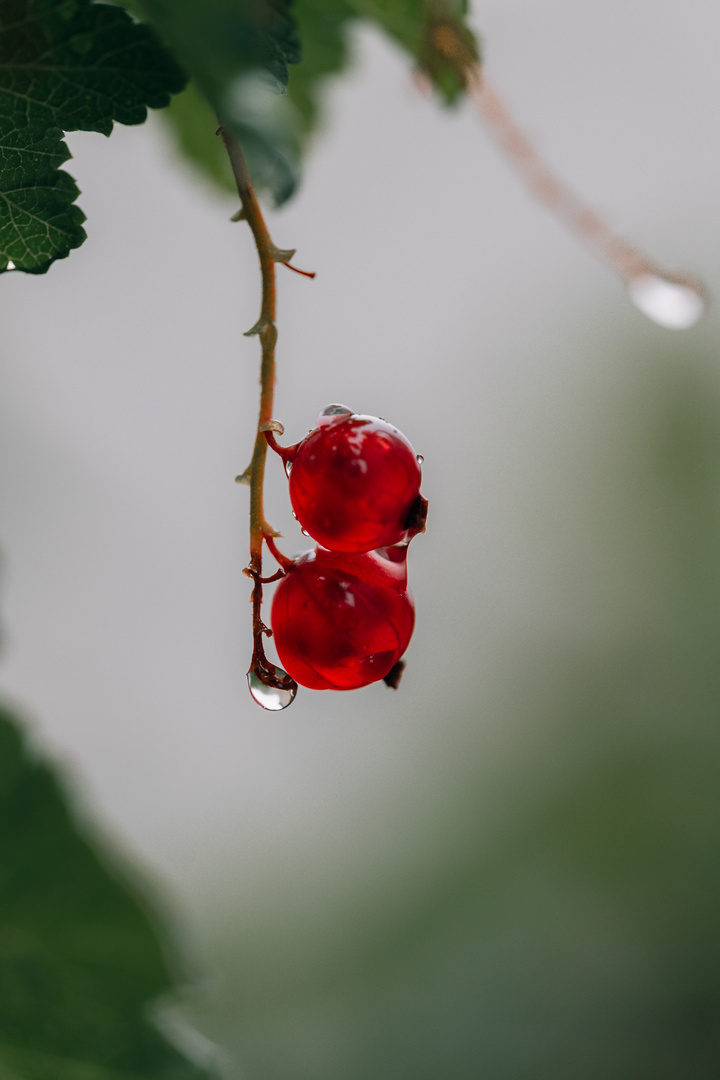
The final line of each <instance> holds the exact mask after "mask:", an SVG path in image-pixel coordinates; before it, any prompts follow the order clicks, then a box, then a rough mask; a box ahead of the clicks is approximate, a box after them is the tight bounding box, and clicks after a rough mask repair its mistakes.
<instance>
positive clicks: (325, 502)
mask: <svg viewBox="0 0 720 1080" xmlns="http://www.w3.org/2000/svg"><path fill="white" fill-rule="evenodd" d="M281 453H282V454H283V457H284V458H285V461H286V464H287V465H288V467H289V469H290V501H291V502H292V506H293V510H294V511H295V516H296V517H297V519H298V521H299V522H300V524H301V525H302V527H303V528H304V529H305V531H306V532H307V533H309V535H310V536H312V538H313V539H314V540H317V541H318V543H320V544H322V545H323V546H324V547H326V548H329V549H331V550H332V551H346V552H364V551H372V550H374V549H375V548H379V547H389V546H392V545H393V544H398V543H400V542H401V541H402V540H404V539H405V538H406V536H407V535H414V533H416V532H419V531H420V530H421V529H422V528H423V527H424V520H425V510H426V506H427V504H426V502H425V500H424V499H423V498H422V496H421V495H420V481H421V475H422V474H421V470H420V464H419V461H418V458H417V455H416V453H415V451H414V450H413V448H412V446H411V445H410V443H409V442H408V440H407V439H406V438H405V436H404V435H403V434H402V432H400V431H398V429H397V428H396V427H393V425H392V424H388V423H387V422H386V421H385V420H380V419H378V417H376V416H363V415H358V414H356V413H352V412H350V410H349V409H346V408H345V407H344V406H342V405H330V406H328V408H327V409H325V410H324V412H322V413H321V414H320V416H319V417H318V424H317V427H316V428H315V429H314V430H313V431H311V432H310V434H309V435H308V436H307V437H306V438H305V439H303V440H302V442H300V443H298V444H297V445H296V446H294V447H288V448H287V449H286V450H283V451H281Z"/></svg>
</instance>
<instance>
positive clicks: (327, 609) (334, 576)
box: [270, 548, 415, 690]
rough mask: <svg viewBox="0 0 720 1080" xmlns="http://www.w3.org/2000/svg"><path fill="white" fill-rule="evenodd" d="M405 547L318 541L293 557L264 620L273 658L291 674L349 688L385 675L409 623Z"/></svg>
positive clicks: (316, 686)
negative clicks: (327, 545) (349, 547)
mask: <svg viewBox="0 0 720 1080" xmlns="http://www.w3.org/2000/svg"><path fill="white" fill-rule="evenodd" d="M406 551H407V549H406V548H402V549H394V550H391V551H389V552H387V553H384V552H382V553H381V552H368V553H367V554H360V555H350V554H342V553H338V552H334V551H327V550H325V549H324V548H317V549H316V550H315V551H306V552H305V554H304V555H301V556H300V558H299V559H297V560H296V561H295V562H294V563H293V565H292V566H291V567H290V569H289V570H288V571H287V574H286V576H285V577H284V578H283V579H282V580H281V581H280V584H279V585H278V587H277V589H276V591H275V596H274V597H273V602H272V610H271V614H270V622H271V625H272V630H273V641H274V643H275V648H276V649H277V653H278V656H279V658H280V663H281V664H282V665H283V667H284V668H285V670H286V671H287V672H288V673H289V675H291V676H292V678H293V679H295V681H296V682H298V683H300V684H301V685H302V686H307V687H310V689H311V690H356V689H357V688H358V687H360V686H367V685H368V683H372V682H377V681H378V680H379V679H384V678H385V676H386V675H387V674H388V672H390V670H391V669H392V668H393V667H394V666H395V664H396V663H397V661H398V660H399V659H400V657H401V656H402V654H403V653H404V652H405V649H406V648H407V646H408V643H409V641H410V638H411V636H412V632H413V626H414V623H415V608H414V606H413V601H412V596H411V594H410V592H409V590H408V587H407V572H406V565H405V554H406Z"/></svg>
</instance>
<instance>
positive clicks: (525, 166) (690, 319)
mask: <svg viewBox="0 0 720 1080" xmlns="http://www.w3.org/2000/svg"><path fill="white" fill-rule="evenodd" d="M468 95H469V97H470V100H471V101H472V103H473V105H474V106H475V108H476V110H477V112H478V113H479V115H480V116H481V117H482V119H483V120H484V121H485V123H486V124H487V125H488V127H489V128H490V130H491V131H492V133H493V135H494V137H495V138H496V140H497V142H498V143H499V145H500V147H501V149H502V150H503V151H504V152H505V154H506V156H507V158H508V160H509V161H510V163H511V164H512V165H513V167H514V168H515V170H516V171H517V173H518V175H519V176H520V177H521V179H522V180H524V182H525V183H526V184H527V186H528V188H529V189H530V191H532V192H533V194H534V195H535V196H536V197H537V198H538V199H539V200H540V201H541V202H543V203H544V204H545V205H546V206H547V207H548V209H549V210H550V211H551V212H552V213H553V214H555V215H556V216H557V218H558V219H559V220H560V221H562V222H564V223H565V224H566V225H567V226H568V227H569V228H571V229H573V230H574V231H575V232H576V233H577V235H578V236H579V237H580V238H581V239H582V240H583V241H584V242H585V243H586V244H587V245H588V247H590V248H591V249H592V250H593V251H594V252H595V254H596V255H597V256H598V257H599V258H600V259H602V260H603V262H605V263H606V264H607V265H608V266H609V267H610V268H611V269H612V270H614V271H615V272H616V273H617V274H619V275H620V277H622V278H624V279H625V281H626V282H627V285H628V290H629V293H630V298H631V300H632V302H633V303H634V304H635V306H636V307H637V308H638V309H639V310H640V311H642V313H643V314H644V315H646V316H647V317H648V318H649V319H652V321H653V322H655V323H657V324H658V326H664V327H666V328H668V329H670V330H687V329H688V328H689V327H691V326H694V325H695V323H696V322H698V320H699V319H700V318H701V317H702V315H703V314H704V312H705V309H706V307H707V296H706V293H705V290H704V289H703V287H702V285H701V284H700V282H698V281H695V280H693V279H692V278H690V277H686V276H683V275H680V274H671V273H667V272H666V271H665V270H663V269H662V267H659V266H658V265H657V264H656V263H655V262H654V261H653V260H652V259H650V258H649V257H648V256H647V255H646V254H645V253H644V252H643V251H640V249H639V248H636V247H635V246H634V245H633V244H630V243H628V241H627V240H625V239H623V237H621V236H618V235H617V233H615V232H614V231H613V229H611V228H610V226H609V225H608V224H607V222H606V221H604V220H603V219H602V218H601V217H600V215H599V214H597V213H595V211H594V210H593V209H592V208H591V207H589V206H588V205H587V204H586V203H585V202H584V201H583V200H582V199H580V198H578V197H577V195H575V193H574V192H573V191H571V189H570V188H569V187H568V186H567V184H565V183H564V181H562V180H561V179H560V178H559V177H558V176H557V175H556V174H555V172H554V171H553V170H552V169H550V168H549V166H548V165H547V164H546V162H545V161H543V159H542V158H541V157H540V155H539V153H538V152H537V150H536V149H535V147H534V146H533V144H532V143H531V142H530V140H529V139H528V137H527V136H526V135H525V133H524V132H523V131H522V130H521V129H520V127H519V126H518V124H517V123H516V121H515V118H514V117H513V116H512V114H511V113H510V111H509V110H508V108H507V106H506V105H505V103H504V102H503V101H502V100H501V98H500V97H499V96H498V94H497V93H496V92H495V90H494V89H493V88H492V86H491V85H490V84H489V83H488V81H487V79H486V78H485V76H484V75H481V73H480V70H479V68H478V69H476V70H475V71H473V72H472V73H471V75H470V77H469V78H468Z"/></svg>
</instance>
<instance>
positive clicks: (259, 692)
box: [247, 665, 298, 712]
mask: <svg viewBox="0 0 720 1080" xmlns="http://www.w3.org/2000/svg"><path fill="white" fill-rule="evenodd" d="M273 667H274V670H275V675H276V676H277V678H278V679H289V675H288V673H287V671H283V669H282V668H281V667H277V665H273ZM247 680H248V687H249V689H250V694H251V695H252V697H253V699H254V700H255V701H256V702H257V703H258V705H260V706H261V707H262V708H263V709H267V710H268V712H280V710H281V709H287V707H288V705H292V703H293V701H294V700H295V695H296V694H297V690H298V688H297V683H296V682H293V683H292V685H291V687H290V688H289V689H287V690H283V689H282V687H279V686H267V685H266V683H264V682H261V680H260V679H259V678H258V676H257V673H256V672H255V671H254V670H253V671H249V672H248V677H247Z"/></svg>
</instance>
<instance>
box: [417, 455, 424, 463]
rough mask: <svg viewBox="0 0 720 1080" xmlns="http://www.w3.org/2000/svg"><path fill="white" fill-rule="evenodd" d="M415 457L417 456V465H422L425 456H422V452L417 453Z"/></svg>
mask: <svg viewBox="0 0 720 1080" xmlns="http://www.w3.org/2000/svg"><path fill="white" fill-rule="evenodd" d="M416 457H417V463H418V465H422V464H423V462H424V461H425V458H424V457H423V456H422V454H417V455H416Z"/></svg>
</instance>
